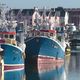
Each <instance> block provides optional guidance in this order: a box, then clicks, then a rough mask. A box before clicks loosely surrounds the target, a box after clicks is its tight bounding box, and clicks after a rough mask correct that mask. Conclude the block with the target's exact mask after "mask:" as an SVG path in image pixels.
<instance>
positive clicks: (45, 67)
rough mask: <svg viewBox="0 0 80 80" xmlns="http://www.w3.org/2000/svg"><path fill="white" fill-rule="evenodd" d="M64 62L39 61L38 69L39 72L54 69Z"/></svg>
mask: <svg viewBox="0 0 80 80" xmlns="http://www.w3.org/2000/svg"><path fill="white" fill-rule="evenodd" d="M63 64H64V63H54V64H53V63H45V64H44V63H39V64H38V70H39V72H45V71H50V70H55V69H56V68H60V67H62V66H63Z"/></svg>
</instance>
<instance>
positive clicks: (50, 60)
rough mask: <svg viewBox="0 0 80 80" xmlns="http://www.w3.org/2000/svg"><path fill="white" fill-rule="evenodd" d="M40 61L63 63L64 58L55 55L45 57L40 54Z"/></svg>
mask: <svg viewBox="0 0 80 80" xmlns="http://www.w3.org/2000/svg"><path fill="white" fill-rule="evenodd" d="M37 61H38V63H63V62H64V60H63V59H56V58H55V57H54V58H52V57H47V56H45V57H43V56H38V60H37Z"/></svg>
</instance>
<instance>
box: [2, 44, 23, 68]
mask: <svg viewBox="0 0 80 80" xmlns="http://www.w3.org/2000/svg"><path fill="white" fill-rule="evenodd" d="M1 48H3V49H4V52H3V59H4V65H5V66H6V67H7V68H8V69H9V67H8V66H9V65H10V66H14V65H15V69H16V68H17V67H19V66H18V65H22V64H24V59H23V57H22V50H21V49H20V48H18V47H17V46H15V45H11V44H1ZM16 65H17V67H16ZM12 68H13V67H12ZM12 68H11V69H12Z"/></svg>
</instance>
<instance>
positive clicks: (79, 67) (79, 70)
mask: <svg viewBox="0 0 80 80" xmlns="http://www.w3.org/2000/svg"><path fill="white" fill-rule="evenodd" d="M67 79H68V80H79V79H80V54H79V53H75V55H72V56H71V58H70V63H69V67H68V75H67Z"/></svg>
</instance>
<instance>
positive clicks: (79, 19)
mask: <svg viewBox="0 0 80 80" xmlns="http://www.w3.org/2000/svg"><path fill="white" fill-rule="evenodd" d="M34 11H35V10H34V8H33V9H23V10H20V9H11V10H10V11H9V14H7V13H6V15H7V16H8V17H7V19H10V18H11V17H10V16H11V15H13V14H14V15H13V16H14V19H15V20H19V21H24V20H25V21H27V22H26V23H27V25H28V26H32V15H33V13H34ZM43 11H44V9H39V14H40V16H43ZM51 11H52V12H51ZM55 11H56V14H55ZM45 14H46V17H49V18H52V20H51V21H52V22H53V20H54V19H53V17H54V16H56V15H58V20H57V21H58V23H59V24H61V25H63V24H67V23H74V24H75V25H76V26H77V27H80V8H64V9H63V8H62V7H58V8H55V9H54V8H51V9H46V12H45ZM65 15H66V17H65ZM55 18H57V17H55Z"/></svg>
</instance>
